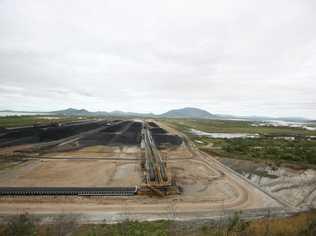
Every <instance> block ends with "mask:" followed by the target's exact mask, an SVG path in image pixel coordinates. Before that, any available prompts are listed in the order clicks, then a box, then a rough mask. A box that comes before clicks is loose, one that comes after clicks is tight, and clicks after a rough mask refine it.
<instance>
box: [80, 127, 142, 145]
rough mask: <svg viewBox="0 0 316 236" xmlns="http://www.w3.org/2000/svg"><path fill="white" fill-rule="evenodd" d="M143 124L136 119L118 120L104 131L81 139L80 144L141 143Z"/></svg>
mask: <svg viewBox="0 0 316 236" xmlns="http://www.w3.org/2000/svg"><path fill="white" fill-rule="evenodd" d="M142 128H143V124H142V123H141V122H135V121H122V122H117V123H115V124H113V125H111V126H108V127H106V128H104V129H103V130H102V131H100V132H98V133H95V134H91V135H87V136H85V137H83V138H82V139H80V140H79V143H80V146H81V147H83V146H93V145H120V144H121V145H140V143H141V138H142V137H141V130H142Z"/></svg>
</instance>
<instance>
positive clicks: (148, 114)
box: [109, 111, 156, 117]
mask: <svg viewBox="0 0 316 236" xmlns="http://www.w3.org/2000/svg"><path fill="white" fill-rule="evenodd" d="M109 115H111V116H129V117H154V116H156V115H155V114H153V113H136V112H125V111H112V112H110V113H109Z"/></svg>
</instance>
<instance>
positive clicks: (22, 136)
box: [0, 121, 104, 147]
mask: <svg viewBox="0 0 316 236" xmlns="http://www.w3.org/2000/svg"><path fill="white" fill-rule="evenodd" d="M102 125H104V122H95V121H93V122H82V123H69V124H64V125H59V124H51V125H41V126H33V127H22V128H15V129H7V130H6V131H5V133H4V134H1V136H0V147H4V146H12V145H19V144H31V143H40V142H49V141H55V140H58V139H63V138H67V137H70V136H73V135H77V134H79V133H81V132H85V131H89V130H92V129H96V128H99V127H101V126H102Z"/></svg>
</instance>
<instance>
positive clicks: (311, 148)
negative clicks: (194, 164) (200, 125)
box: [200, 138, 316, 165]
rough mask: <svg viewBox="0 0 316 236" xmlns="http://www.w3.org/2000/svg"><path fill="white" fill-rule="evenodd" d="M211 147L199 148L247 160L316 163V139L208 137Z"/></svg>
mask: <svg viewBox="0 0 316 236" xmlns="http://www.w3.org/2000/svg"><path fill="white" fill-rule="evenodd" d="M204 140H205V139H204ZM208 143H213V144H214V145H213V147H212V148H205V147H203V146H201V145H200V148H201V149H202V150H204V151H206V152H211V153H215V154H217V155H219V156H224V157H228V158H237V159H247V160H256V159H260V160H264V159H266V160H272V161H275V162H281V161H291V162H297V163H302V164H315V165H316V140H311V141H307V140H295V141H288V140H281V139H278V140H275V139H272V138H258V139H242V138H237V139H224V140H219V139H209V140H208Z"/></svg>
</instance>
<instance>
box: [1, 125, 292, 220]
mask: <svg viewBox="0 0 316 236" xmlns="http://www.w3.org/2000/svg"><path fill="white" fill-rule="evenodd" d="M159 126H161V127H162V128H164V129H166V130H168V131H169V132H170V133H174V134H178V135H179V136H182V137H183V138H184V139H185V142H184V144H183V148H185V149H187V151H188V152H190V154H191V156H190V157H189V158H187V160H183V159H177V158H181V156H172V157H170V158H169V157H168V159H167V166H168V167H170V168H178V166H180V165H184V164H183V163H185V162H186V163H189V164H188V165H187V166H189V167H190V166H191V167H192V166H197V168H196V170H195V171H196V175H197V176H198V174H199V172H201V171H202V170H205V171H206V173H209V174H207V181H206V185H205V187H204V190H205V189H206V190H205V191H204V190H203V191H202V190H201V189H198V190H194V191H193V192H194V194H193V195H190V194H191V192H190V191H186V189H190V183H189V184H187V185H186V187H185V188H184V193H183V194H181V195H176V196H167V197H164V198H159V197H147V196H132V197H114V196H112V197H98V196H93V197H84V196H79V197H40V196H35V197H7V196H3V197H0V216H1V215H2V216H4V215H8V214H17V213H23V212H29V213H30V214H38V215H42V216H43V217H47V218H49V217H51V216H52V215H55V214H61V213H63V214H67V213H69V214H78V215H80V216H82V217H83V218H82V219H83V221H84V222H96V223H97V222H103V221H104V220H106V221H107V222H117V221H121V220H125V219H131V220H141V221H142V220H158V219H176V220H192V219H202V218H203V219H205V218H213V219H214V218H218V217H222V216H224V215H227V216H228V215H230V214H232V213H233V212H234V211H241V212H242V217H244V218H258V217H262V216H266V215H267V214H269V215H270V216H284V215H288V214H291V213H294V212H297V209H293V208H291V207H289V206H288V205H286V204H285V203H284V202H282V201H280V200H278V199H276V198H274V197H273V196H271V195H270V194H269V193H267V192H265V191H263V190H262V189H260V188H259V187H258V186H256V185H254V184H253V183H251V182H250V181H248V180H247V179H246V178H244V177H242V176H241V175H239V174H238V173H236V172H235V171H233V170H231V169H230V168H228V167H226V166H224V165H223V164H221V163H220V162H219V161H217V160H216V159H215V158H214V157H212V156H210V155H208V154H206V153H203V152H200V151H199V150H197V149H196V148H195V147H194V146H193V144H192V143H191V142H190V140H188V139H187V137H186V136H185V135H184V134H182V133H179V131H176V130H174V129H173V128H171V127H169V126H167V125H166V124H164V123H159ZM100 178H102V176H100ZM203 178H204V177H203ZM203 178H202V177H199V176H198V177H197V178H196V179H197V180H196V181H199V179H203ZM204 179H205V178H204ZM181 181H188V179H187V177H186V176H184V177H183V179H179V182H180V185H181ZM183 183H184V184H185V182H183Z"/></svg>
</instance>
